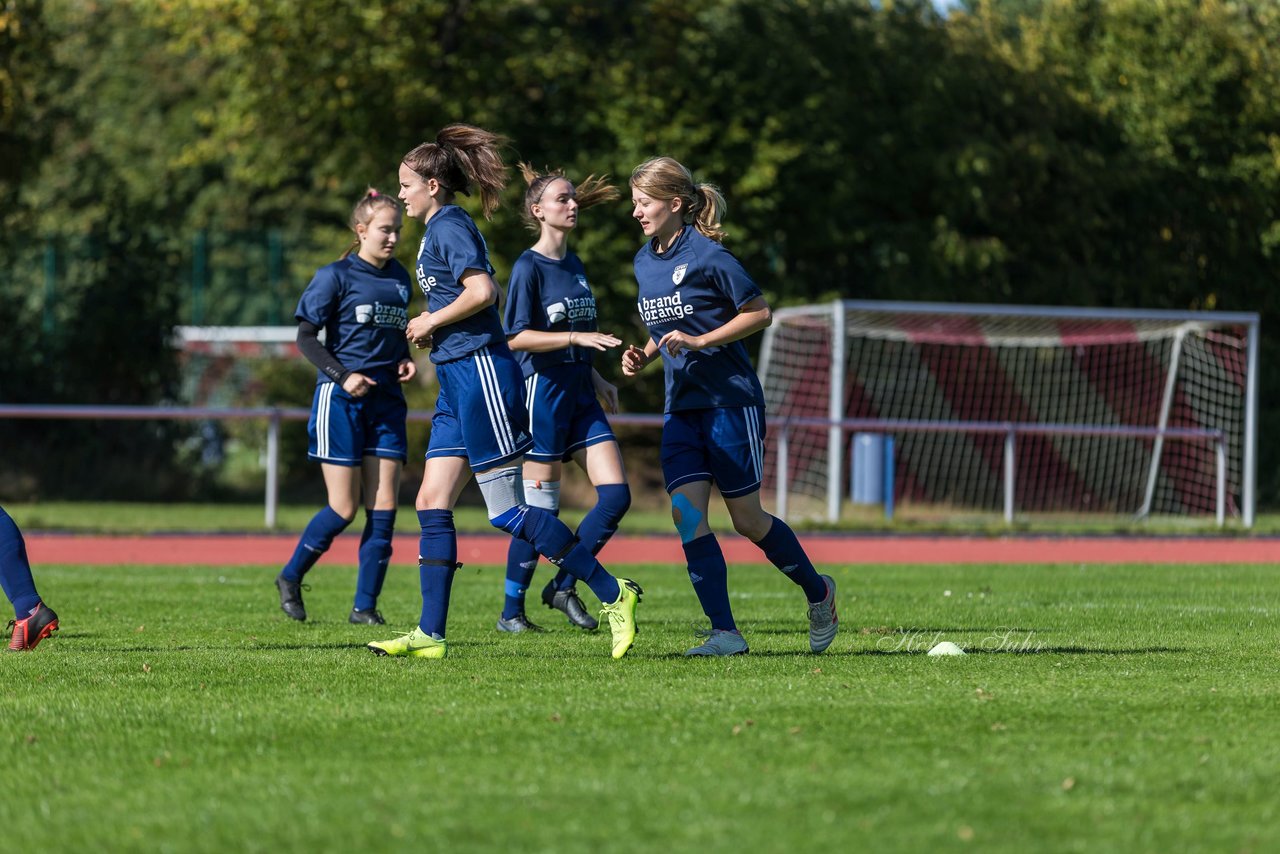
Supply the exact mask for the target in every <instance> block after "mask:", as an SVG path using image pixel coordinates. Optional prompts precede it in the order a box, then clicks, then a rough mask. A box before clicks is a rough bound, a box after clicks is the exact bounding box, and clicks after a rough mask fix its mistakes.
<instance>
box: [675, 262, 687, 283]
mask: <svg viewBox="0 0 1280 854" xmlns="http://www.w3.org/2000/svg"><path fill="white" fill-rule="evenodd" d="M688 269H689V265H688V264H681V265H680V266H679V267H676V268H675V269H674V270H672V271H671V284H673V285H678V284H680V283H681V282H683V281H684V271H685V270H688Z"/></svg>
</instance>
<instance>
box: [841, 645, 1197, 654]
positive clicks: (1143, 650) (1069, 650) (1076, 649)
mask: <svg viewBox="0 0 1280 854" xmlns="http://www.w3.org/2000/svg"><path fill="white" fill-rule="evenodd" d="M1188 651H1189V650H1187V649H1186V648H1185V647H1176V646H1139V647H1131V648H1128V649H1103V648H1101V647H1090V646H1042V647H1031V648H1027V649H1021V648H1017V647H1015V648H1012V649H966V650H965V651H964V652H965V655H1157V654H1160V653H1170V652H1173V653H1177V652H1188ZM927 653H928V650H926V649H861V650H858V651H856V652H854V653H853V654H854V655H926V654H927ZM943 657H946V656H943Z"/></svg>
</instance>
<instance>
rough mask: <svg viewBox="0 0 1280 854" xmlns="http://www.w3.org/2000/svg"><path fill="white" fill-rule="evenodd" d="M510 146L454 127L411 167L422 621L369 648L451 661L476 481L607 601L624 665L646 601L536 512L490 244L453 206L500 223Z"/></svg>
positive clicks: (539, 545) (497, 508)
mask: <svg viewBox="0 0 1280 854" xmlns="http://www.w3.org/2000/svg"><path fill="white" fill-rule="evenodd" d="M503 142H504V140H503V139H502V138H501V137H499V136H496V135H495V134H492V133H490V132H488V131H486V130H482V129H480V128H477V127H472V126H470V125H461V124H454V125H449V126H448V127H446V128H444V129H443V130H441V131H440V133H439V134H437V135H436V139H435V142H424V143H422V144H421V145H419V146H417V147H416V148H414V149H413V150H412V151H410V152H409V153H408V154H406V155H405V156H404V160H403V161H402V162H401V163H400V198H401V200H403V201H404V205H405V212H406V214H407V215H408V216H410V217H412V218H414V219H417V220H420V221H422V222H423V223H424V224H425V225H426V230H425V232H424V233H423V235H422V243H421V244H420V245H419V247H418V264H417V276H418V285H419V287H421V288H422V292H423V293H424V294H426V297H427V310H426V311H424V312H423V313H422V314H420V315H418V316H417V317H415V318H413V319H412V320H410V321H409V326H408V329H407V331H406V335H407V337H408V338H409V340H410V341H412V342H413V344H414V345H415V346H417V347H418V348H423V347H427V346H430V347H431V348H432V349H431V361H432V362H433V363H434V364H435V366H436V375H437V376H438V377H439V380H440V395H439V397H438V398H437V399H436V411H435V414H434V415H433V416H432V419H431V439H430V442H429V444H428V446H427V460H426V466H425V468H424V470H423V474H422V487H421V488H420V489H419V490H418V498H417V501H416V506H417V510H418V522H419V524H420V525H421V528H422V535H421V539H420V540H419V552H418V566H419V578H420V582H421V585H422V615H421V617H420V619H419V621H418V626H417V627H416V628H415V629H414V630H413V631H412V632H409V633H408V634H405V635H401V636H400V637H398V638H395V639H393V640H389V641H381V642H376V643H371V644H369V648H370V649H371V650H373V651H374V652H375V653H378V654H380V655H408V656H414V657H417V658H444V657H445V656H446V655H447V654H448V645H447V643H446V641H445V624H446V621H447V618H448V611H449V592H450V588H451V586H452V584H453V574H454V571H455V570H456V568H457V567H458V566H459V564H458V563H457V560H458V542H457V534H456V532H455V531H454V527H453V505H454V504H455V503H456V502H457V500H458V494H459V493H460V492H461V491H462V487H463V486H464V485H466V482H467V480H468V478H470V476H471V473H472V472H474V473H475V475H476V483H477V484H478V485H479V486H480V492H481V494H482V495H483V496H484V502H485V506H486V507H487V508H488V513H489V521H490V522H491V523H492V524H493V525H494V527H496V528H500V529H502V530H504V531H506V532H507V533H509V534H512V535H513V536H516V537H519V538H520V539H522V540H525V541H526V542H528V543H530V544H531V545H532V546H533V547H534V548H535V549H536V550H537V552H538V553H539V554H541V555H544V556H545V557H547V559H549V560H550V561H551V562H552V563H554V564H556V565H557V566H559V567H561V568H563V569H565V570H568V572H569V573H570V574H571V575H573V576H575V577H577V578H580V579H581V580H583V581H584V582H586V584H587V586H588V587H590V588H591V591H592V592H593V593H595V595H596V596H597V597H599V599H600V601H601V603H602V604H603V605H604V608H603V611H602V613H604V614H605V615H607V616H608V618H609V628H610V630H611V632H612V635H613V657H614V658H621V657H622V656H623V655H625V654H626V652H627V650H628V649H630V648H631V644H632V643H633V642H634V640H635V632H636V627H635V610H636V604H637V603H638V602H639V601H640V594H641V593H642V592H643V591H641V589H640V588H639V586H638V585H636V584H635V582H632V581H628V580H627V579H618V578H614V577H613V576H612V575H610V574H609V573H608V572H607V571H606V570H605V568H604V567H603V566H601V565H600V562H599V561H597V560H596V559H595V556H594V555H593V554H592V553H591V550H590V549H589V548H587V547H586V546H585V545H583V544H581V543H579V542H578V541H577V540H576V539H575V538H574V536H573V534H572V532H570V531H569V529H568V528H567V527H565V525H564V523H563V522H561V521H560V520H559V519H557V518H556V517H555V516H553V515H552V514H550V513H548V512H547V511H546V510H543V509H542V508H540V507H530V506H529V505H528V504H526V503H525V496H524V489H523V484H522V483H521V478H520V463H521V460H522V459H523V457H524V454H525V452H526V451H528V450H529V448H530V447H531V446H532V444H533V441H532V439H531V438H530V436H529V426H528V425H529V421H528V414H527V412H526V410H525V405H524V399H523V395H522V393H521V392H522V391H523V389H522V388H521V382H520V380H521V375H520V366H519V365H517V364H516V361H515V358H514V357H513V356H512V355H511V350H510V348H509V347H508V346H507V340H506V334H505V333H504V332H503V329H502V321H501V319H500V318H499V317H498V309H497V306H496V303H497V299H498V286H497V284H496V283H495V282H494V281H493V267H492V266H490V264H489V252H488V248H487V247H486V246H485V242H484V238H483V237H481V236H480V232H479V230H478V229H477V228H476V225H475V223H474V222H473V221H472V219H471V217H470V216H468V215H467V213H466V212H465V211H464V210H462V208H460V207H458V206H456V205H454V204H453V203H452V202H453V199H454V197H455V196H456V194H458V193H467V192H468V191H469V190H470V189H471V187H472V185H475V186H477V187H478V188H479V191H480V198H481V201H482V203H483V207H484V212H485V216H486V217H487V216H489V215H491V214H492V212H493V210H494V209H495V208H496V207H497V206H498V196H499V193H500V192H501V190H502V187H503V186H504V184H505V183H506V170H505V168H504V167H503V165H502V159H501V157H500V156H499V153H498V147H499V146H500V145H501V144H502V143H503Z"/></svg>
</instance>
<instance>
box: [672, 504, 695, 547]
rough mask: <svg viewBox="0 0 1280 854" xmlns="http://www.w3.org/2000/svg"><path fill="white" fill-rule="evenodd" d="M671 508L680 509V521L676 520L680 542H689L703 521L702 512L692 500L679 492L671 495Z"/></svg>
mask: <svg viewBox="0 0 1280 854" xmlns="http://www.w3.org/2000/svg"><path fill="white" fill-rule="evenodd" d="M671 509H673V510H679V511H680V521H679V522H676V532H677V533H678V534H679V535H680V542H682V543H687V542H689V541H690V540H692V539H693V535H694V533H696V532H697V530H698V525H699V524H700V523H701V522H702V513H701V512H700V511H699V510H698V508H697V507H694V506H693V502H692V501H690V500H689V499H688V498H685V497H684V495H679V494H677V495H673V496H671Z"/></svg>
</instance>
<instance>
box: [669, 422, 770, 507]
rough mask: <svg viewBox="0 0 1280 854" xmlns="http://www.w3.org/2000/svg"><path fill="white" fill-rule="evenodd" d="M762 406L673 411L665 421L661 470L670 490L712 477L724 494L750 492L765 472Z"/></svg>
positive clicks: (734, 495)
mask: <svg viewBox="0 0 1280 854" xmlns="http://www.w3.org/2000/svg"><path fill="white" fill-rule="evenodd" d="M764 435H765V427H764V407H763V406H729V407H715V408H713V409H683V410H680V411H678V412H669V413H667V415H666V418H664V419H663V423H662V476H663V478H664V479H665V480H666V482H667V492H671V491H672V490H673V489H675V488H676V487H678V486H680V485H681V484H684V483H690V482H692V481H697V480H709V481H712V482H714V483H715V485H716V486H717V487H718V488H719V489H720V494H721V495H723V496H724V497H725V498H738V497H739V496H742V495H750V494H751V493H752V492H755V491H756V490H758V489H759V488H760V481H761V478H762V477H763V475H764Z"/></svg>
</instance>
